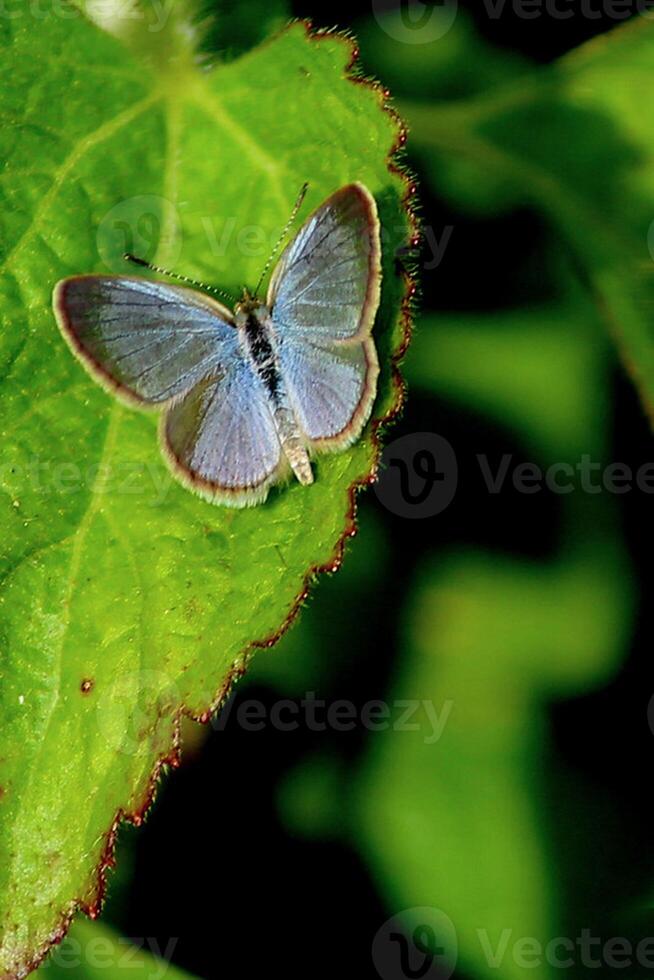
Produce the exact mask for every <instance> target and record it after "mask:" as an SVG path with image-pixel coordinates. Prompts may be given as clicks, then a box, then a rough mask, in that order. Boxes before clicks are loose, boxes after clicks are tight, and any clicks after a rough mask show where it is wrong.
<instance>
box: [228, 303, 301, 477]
mask: <svg viewBox="0 0 654 980" xmlns="http://www.w3.org/2000/svg"><path fill="white" fill-rule="evenodd" d="M243 335H244V340H245V346H246V350H247V353H248V356H249V358H250V360H251V362H252V365H253V367H254V369H255V371H256V373H257V375H258V376H259V378H260V379H261V382H262V384H263V386H264V388H265V389H266V393H267V395H268V398H269V402H270V409H271V412H272V416H273V419H274V420H275V427H276V429H277V434H278V435H279V441H280V443H281V445H282V449H283V450H284V454H285V456H286V458H287V459H288V461H289V463H290V465H291V468H292V470H293V472H294V473H295V475H296V477H297V478H298V480H299V481H300V483H304V484H308V483H313V472H312V470H311V463H310V462H309V455H308V453H307V451H306V448H305V446H304V440H303V437H302V432H301V430H300V426H299V425H298V421H297V418H296V416H295V412H294V411H293V408H292V405H291V400H290V398H289V395H288V391H287V389H286V385H285V384H284V379H283V377H282V374H281V371H280V369H279V360H278V358H277V351H276V342H275V337H274V334H273V329H272V323H271V321H270V318H269V317H266V319H265V320H263V319H261V318H260V317H259V316H258V315H257V313H256V312H254V311H252V312H251V313H250V314H249V315H248V317H247V319H246V321H245V324H244V326H243Z"/></svg>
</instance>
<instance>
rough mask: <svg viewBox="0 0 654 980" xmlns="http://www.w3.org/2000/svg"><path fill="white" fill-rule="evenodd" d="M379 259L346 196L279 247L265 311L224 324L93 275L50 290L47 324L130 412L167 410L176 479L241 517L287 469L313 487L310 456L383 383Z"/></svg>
mask: <svg viewBox="0 0 654 980" xmlns="http://www.w3.org/2000/svg"><path fill="white" fill-rule="evenodd" d="M380 256H381V248H380V236H379V219H378V216H377V207H376V204H375V200H374V198H373V197H372V195H371V194H370V192H369V191H368V190H367V189H366V188H365V187H364V186H363V185H362V184H358V183H357V184H350V185H348V186H346V187H343V188H341V189H340V190H338V191H336V193H334V194H332V195H331V197H329V198H327V200H326V201H325V202H324V203H323V204H322V205H321V206H320V207H319V208H318V209H317V210H316V211H315V212H314V213H313V214H312V215H311V216H310V217H309V218H308V219H307V220H306V222H305V223H304V224H303V225H302V227H301V228H300V230H299V231H298V233H297V235H296V236H295V237H294V238H293V240H292V241H290V242H289V244H288V245H287V247H286V248H285V250H284V251H283V253H282V255H281V257H280V260H279V262H278V264H277V266H276V268H275V270H274V272H273V275H272V277H271V281H270V285H269V287H268V292H267V297H266V301H265V303H264V302H263V301H262V300H260V299H259V298H258V297H257V296H256V295H251V294H250V293H249V292H248V290H247V289H246V290H244V292H243V296H242V298H241V300H240V302H238V303H237V304H236V306H235V308H234V312H233V313H231V312H230V311H229V310H228V309H227V308H226V307H225V306H223V305H222V304H221V303H219V302H217V301H216V300H215V299H214V298H213V297H210V296H207V295H205V294H203V293H201V292H198V291H196V290H194V289H189V288H187V287H183V286H171V285H168V284H164V283H161V282H154V281H152V280H148V279H138V278H129V277H124V276H95V275H90V276H73V277H72V278H69V279H63V280H62V281H61V282H59V283H58V284H57V286H56V287H55V290H54V298H53V303H54V311H55V315H56V318H57V322H58V324H59V327H60V329H61V331H62V333H63V336H64V337H65V339H66V341H67V342H68V344H69V346H70V348H71V349H72V351H73V353H74V354H75V355H76V356H77V357H79V359H80V360H81V361H82V363H83V364H84V365H85V367H86V368H87V369H88V370H89V371H90V373H91V374H92V376H93V377H94V378H96V379H97V380H98V381H99V382H101V383H102V384H104V385H105V387H107V388H109V389H110V390H112V391H113V392H114V393H115V394H117V395H118V396H119V397H122V398H123V399H124V400H126V401H127V402H129V403H130V404H132V405H138V406H141V407H148V406H163V407H164V409H165V410H164V412H163V413H162V418H161V426H160V434H161V444H162V447H163V451H164V454H165V456H166V458H167V460H168V462H169V464H170V467H171V469H172V471H173V473H174V474H175V476H176V477H177V478H178V479H179V480H180V481H181V482H182V483H183V484H184V485H185V486H186V487H188V488H189V489H191V490H194V491H195V492H197V493H200V494H201V495H202V496H204V497H206V498H207V499H209V500H211V501H213V502H216V503H222V504H228V505H231V506H235V507H243V506H247V505H252V504H257V503H260V502H262V501H263V500H265V498H266V496H267V494H268V491H269V489H270V487H271V486H273V485H274V484H275V483H277V482H278V481H280V480H281V479H283V478H284V477H285V476H286V475H287V474H288V472H289V468H290V469H291V470H292V471H293V473H294V474H295V476H296V477H297V479H298V480H299V481H300V483H302V484H310V483H312V482H313V472H312V468H311V462H310V456H311V454H312V453H315V452H322V451H328V450H341V449H344V448H345V447H346V446H349V445H350V444H351V443H353V442H354V441H355V440H356V439H357V438H358V437H359V435H360V434H361V431H362V429H363V427H364V425H365V423H366V422H367V420H368V418H369V416H370V412H371V410H372V403H373V401H374V399H375V393H376V388H377V376H378V373H379V365H378V361H377V352H376V350H375V345H374V342H373V339H372V337H371V331H372V326H373V322H374V319H375V315H376V312H377V308H378V306H379V296H380V286H381V264H380ZM141 264H145V263H141ZM155 268H156V267H155ZM255 293H256V290H255Z"/></svg>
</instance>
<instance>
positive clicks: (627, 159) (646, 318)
mask: <svg viewBox="0 0 654 980" xmlns="http://www.w3.org/2000/svg"><path fill="white" fill-rule="evenodd" d="M653 69H654V24H652V23H651V22H650V21H649V20H647V19H645V18H639V17H636V18H634V20H633V21H632V22H631V23H630V24H628V25H627V26H625V27H621V28H618V29H616V30H614V31H613V32H611V33H610V34H608V35H603V36H602V37H601V38H599V39H597V40H596V41H594V42H591V43H590V44H587V45H585V46H584V47H583V48H581V49H579V50H578V51H576V52H573V53H572V55H569V56H568V57H566V58H564V59H563V60H562V61H560V62H558V63H556V64H555V65H554V66H552V67H551V68H550V69H548V70H546V71H538V72H535V73H534V74H533V75H532V76H531V78H530V79H521V80H520V81H519V83H516V84H512V85H509V86H505V87H501V88H500V89H498V90H497V91H494V92H489V93H487V94H485V95H484V96H481V97H480V98H478V99H476V100H475V99H472V100H469V101H459V102H451V103H449V104H440V105H428V104H423V103H418V102H413V103H410V104H409V103H405V104H404V106H403V111H405V113H406V115H407V116H408V118H409V123H410V125H411V129H412V134H413V140H414V144H415V145H417V146H418V148H419V150H422V152H423V153H427V152H428V153H429V154H430V156H431V158H432V161H433V166H432V169H431V174H432V179H434V181H435V183H436V186H437V188H438V189H439V190H440V191H441V192H442V193H443V192H444V193H452V192H453V193H454V194H455V197H456V201H457V203H458V204H459V206H461V205H465V202H466V201H467V202H468V204H469V205H471V206H473V207H474V206H478V205H479V204H480V203H482V204H483V206H484V207H487V206H488V205H489V203H490V200H491V199H492V197H495V196H496V195H495V193H493V195H491V197H488V195H486V196H485V195H484V192H483V191H482V192H481V194H480V192H479V188H484V187H486V188H487V189H488V188H489V187H490V186H492V187H493V192H495V191H496V190H497V195H499V197H498V203H499V202H501V203H503V204H506V203H507V201H508V200H509V199H510V200H511V202H512V203H513V204H529V205H532V206H536V207H538V208H540V209H542V210H543V211H544V212H545V213H546V214H548V215H549V216H550V218H551V219H552V221H553V222H554V223H555V227H556V228H557V230H558V233H559V234H560V235H561V236H563V237H564V238H565V239H566V241H567V242H568V243H569V244H570V245H571V246H572V249H573V251H574V253H575V255H576V260H575V261H576V264H577V265H578V266H579V269H580V270H583V275H584V276H585V279H586V282H587V287H588V291H589V295H590V296H591V297H592V299H593V300H594V302H595V304H596V306H597V309H598V310H599V312H600V314H601V316H602V319H603V321H604V323H605V324H606V326H607V328H608V330H609V332H610V333H611V334H612V335H613V337H614V339H615V340H616V342H617V344H618V346H619V348H620V351H621V354H622V356H623V358H624V360H625V363H626V365H627V367H628V368H629V370H630V371H631V373H632V376H633V377H634V380H635V381H636V384H637V386H638V388H639V390H640V393H641V396H642V398H643V400H644V402H645V404H646V405H647V406H648V408H649V409H650V411H652V407H653V406H654V342H653V328H652V309H653V308H654V275H653V273H654V265H653V261H654V260H653V255H654V232H652V226H651V222H652V219H653V218H654V104H653V103H652V100H648V99H643V94H642V93H643V91H644V84H645V82H644V79H646V78H649V77H650V75H651V72H652V70H653ZM461 163H463V170H461V168H460V164H461ZM453 173H456V174H457V175H458V176H457V177H456V179H455V182H454V183H450V182H449V180H448V178H449V176H450V175H452V174H453ZM461 173H463V175H464V176H465V180H464V181H462V180H461V179H460V178H461ZM489 175H490V183H489ZM498 181H499V184H498V183H497V182H498ZM648 236H649V241H648Z"/></svg>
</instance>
